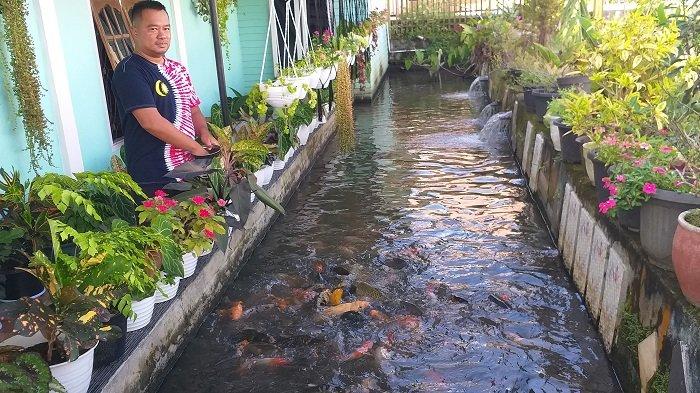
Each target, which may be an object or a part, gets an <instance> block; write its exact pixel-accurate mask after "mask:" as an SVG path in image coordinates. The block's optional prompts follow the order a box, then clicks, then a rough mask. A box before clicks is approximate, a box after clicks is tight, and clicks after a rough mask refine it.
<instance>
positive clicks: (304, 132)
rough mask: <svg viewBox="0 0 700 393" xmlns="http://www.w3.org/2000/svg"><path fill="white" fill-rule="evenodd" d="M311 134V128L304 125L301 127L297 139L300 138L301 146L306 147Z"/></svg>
mask: <svg viewBox="0 0 700 393" xmlns="http://www.w3.org/2000/svg"><path fill="white" fill-rule="evenodd" d="M310 133H311V132H310V131H309V126H306V125H302V126H301V127H299V131H297V137H298V138H299V144H300V145H302V146H304V145H306V143H307V142H308V141H309V134H310Z"/></svg>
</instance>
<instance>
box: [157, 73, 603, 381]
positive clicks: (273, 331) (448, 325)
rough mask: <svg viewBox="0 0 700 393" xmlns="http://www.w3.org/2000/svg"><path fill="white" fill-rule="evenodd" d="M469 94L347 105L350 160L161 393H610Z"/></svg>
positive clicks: (254, 270) (394, 80) (419, 80)
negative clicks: (353, 131) (351, 126)
mask: <svg viewBox="0 0 700 393" xmlns="http://www.w3.org/2000/svg"><path fill="white" fill-rule="evenodd" d="M466 88H467V85H466V84H465V82H463V81H461V80H456V79H449V77H443V80H442V83H441V84H437V83H433V82H431V81H429V80H428V79H427V77H425V76H423V75H420V76H416V75H393V76H391V77H390V78H389V80H388V83H387V84H385V86H384V90H383V91H382V92H381V93H380V96H379V98H378V102H377V103H375V104H374V105H372V106H359V107H357V108H356V117H357V129H358V135H357V146H356V148H355V150H354V151H353V152H351V153H348V154H339V153H338V152H336V151H335V149H334V148H331V149H330V150H329V152H328V153H327V154H326V156H325V157H324V158H323V159H322V160H320V162H319V163H318V164H317V165H316V166H315V168H314V169H313V170H312V173H311V175H310V176H309V178H308V180H307V181H306V184H305V185H304V186H303V187H302V188H301V189H300V192H299V193H298V194H297V195H296V196H295V197H294V198H293V199H292V201H290V204H289V207H288V215H287V216H286V217H284V218H282V219H281V220H280V221H279V222H277V223H276V224H275V226H274V227H273V229H272V231H271V232H270V233H269V234H268V236H267V238H266V239H265V240H264V241H263V243H262V244H261V245H260V247H259V248H258V249H257V250H256V252H255V253H254V255H253V256H252V258H251V260H250V261H249V262H248V263H247V265H246V266H245V267H244V269H243V270H242V271H241V273H240V275H239V277H238V279H237V280H236V281H234V282H232V283H231V284H230V285H229V287H228V288H227V289H226V293H225V295H224V297H223V299H222V300H221V302H220V304H219V305H217V306H216V309H215V310H214V311H213V312H212V313H211V314H210V315H209V317H208V318H207V319H206V321H205V322H204V325H203V327H202V328H201V330H200V331H199V333H198V334H197V336H196V338H195V339H194V340H193V342H192V343H191V344H190V345H189V347H188V348H187V349H186V350H185V352H184V354H183V356H182V358H181V359H180V360H179V361H178V363H177V364H176V365H175V368H174V369H173V370H172V372H171V373H170V375H169V376H168V378H167V379H166V381H165V382H164V384H163V386H162V388H161V391H163V392H169V391H178V392H211V391H215V392H250V391H259V392H326V391H352V392H374V391H390V390H391V391H406V392H428V391H429V392H436V391H439V392H530V391H533V392H570V391H571V392H577V391H586V392H613V391H616V389H615V388H614V384H613V377H612V375H611V372H610V369H609V365H608V362H607V360H606V359H605V356H604V352H603V349H602V345H601V342H600V340H599V338H598V336H597V333H596V331H595V329H594V328H593V326H592V325H591V323H590V321H589V319H588V316H587V314H586V311H585V309H584V307H583V305H582V303H581V301H580V299H579V298H578V296H577V295H576V294H575V291H574V289H573V288H572V286H571V284H570V283H569V280H568V278H567V276H566V274H565V272H564V271H563V270H562V268H561V267H560V266H561V265H560V262H559V259H558V258H559V257H558V253H557V251H556V249H555V248H554V247H553V245H552V244H551V241H550V240H549V237H548V235H547V232H546V231H545V230H544V229H543V226H542V223H541V222H539V218H538V215H537V214H536V212H535V210H534V209H533V206H532V204H531V202H530V200H529V199H528V196H527V193H526V190H524V189H523V186H522V180H521V179H520V177H519V174H518V171H517V168H516V166H515V165H514V163H513V161H512V159H511V157H510V156H509V155H508V154H505V153H499V152H498V150H493V149H490V148H489V147H488V146H485V145H484V142H482V141H481V140H480V139H479V137H478V130H477V129H476V128H475V125H474V122H473V121H472V120H473V119H474V117H475V116H477V115H478V113H475V111H474V109H473V108H472V107H471V103H470V101H469V100H467V99H466V93H465V90H466ZM338 289H342V296H341V299H342V302H343V303H345V306H342V307H347V309H346V310H345V311H348V310H350V311H348V312H345V313H340V312H338V314H339V315H331V314H334V313H335V311H337V310H338V309H337V308H333V307H331V306H329V304H334V296H336V297H337V295H338V293H340V292H337V290H338ZM334 290H335V291H334ZM335 300H339V299H335ZM340 311H343V310H340Z"/></svg>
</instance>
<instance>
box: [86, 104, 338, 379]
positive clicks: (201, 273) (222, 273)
mask: <svg viewBox="0 0 700 393" xmlns="http://www.w3.org/2000/svg"><path fill="white" fill-rule="evenodd" d="M334 133H335V116H331V117H330V118H329V120H328V122H326V123H325V124H323V125H321V126H320V127H319V128H317V129H316V131H314V132H313V133H312V134H311V136H310V137H309V140H308V143H307V144H306V145H305V146H303V147H301V148H299V149H297V152H296V153H295V155H294V156H293V158H292V159H291V160H290V162H289V163H288V164H287V167H285V169H284V170H282V171H276V172H275V175H274V177H273V180H272V182H271V183H270V185H269V186H268V187H267V191H268V193H269V194H270V196H272V197H273V198H275V199H276V200H285V201H286V200H287V199H289V198H290V197H291V196H292V194H293V193H294V192H295V190H296V188H297V186H298V185H299V182H300V181H301V180H302V178H303V177H304V175H305V174H306V172H307V171H308V170H309V169H310V168H311V166H312V165H313V163H314V161H315V160H316V158H317V157H319V156H320V155H321V154H322V153H323V151H324V149H325V147H326V145H327V144H328V142H329V141H330V140H331V138H332V136H333V134H334ZM275 217H276V213H275V212H274V210H272V209H270V208H268V207H266V206H265V205H263V204H262V203H258V202H256V203H255V204H254V205H253V208H252V211H251V213H250V216H249V218H248V221H247V223H246V225H245V228H244V229H243V230H236V231H234V232H233V233H232V235H231V239H230V241H229V249H228V250H226V251H225V252H222V251H220V250H217V251H215V252H213V253H212V254H211V255H210V256H207V257H203V258H200V260H199V263H198V266H197V270H196V272H195V274H194V275H193V276H192V277H190V278H188V279H186V280H182V282H181V283H180V289H179V292H178V294H177V296H176V297H175V298H174V299H173V300H171V301H169V302H166V303H162V304H157V305H156V308H155V312H154V314H153V319H152V320H151V323H149V325H148V326H146V327H145V328H143V329H140V330H138V331H135V332H131V333H127V336H126V341H127V343H126V352H125V353H124V355H123V356H122V358H121V359H118V360H117V361H115V362H113V363H112V364H110V365H109V366H106V367H103V368H100V369H96V370H94V372H93V377H92V382H91V385H90V390H89V391H90V392H109V393H112V392H113V393H124V392H142V391H145V390H149V389H153V388H154V387H155V384H157V383H158V382H159V381H160V380H161V378H162V377H163V376H164V373H165V372H167V369H168V366H169V365H170V364H171V363H172V361H174V359H176V355H177V354H178V351H179V350H180V349H181V346H182V345H183V344H184V343H185V342H186V340H187V339H188V337H189V336H190V335H191V334H193V333H194V332H195V331H196V329H197V328H198V327H199V325H200V324H201V322H202V321H203V319H204V317H205V316H206V313H207V312H208V311H209V308H210V307H211V306H212V305H213V303H214V302H215V301H216V299H217V297H218V295H219V294H220V292H221V291H222V289H223V287H224V285H226V284H227V283H228V282H230V281H231V280H232V279H233V278H235V276H236V275H237V274H238V271H239V270H240V268H241V265H242V263H243V262H244V261H245V259H246V258H247V256H248V255H250V253H251V252H252V251H253V250H254V248H255V246H256V245H257V244H258V243H259V242H260V241H261V240H262V238H263V237H265V234H266V232H267V230H268V228H269V227H270V225H271V224H272V222H273V221H274V219H275Z"/></svg>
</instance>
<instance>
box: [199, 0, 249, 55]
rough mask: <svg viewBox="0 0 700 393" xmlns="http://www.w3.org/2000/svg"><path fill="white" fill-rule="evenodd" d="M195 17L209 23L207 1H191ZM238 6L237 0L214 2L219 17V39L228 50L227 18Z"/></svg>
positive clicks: (218, 0)
mask: <svg viewBox="0 0 700 393" xmlns="http://www.w3.org/2000/svg"><path fill="white" fill-rule="evenodd" d="M192 4H193V5H194V9H195V11H196V12H197V15H199V16H201V17H202V19H203V20H204V21H205V22H209V18H210V16H211V13H210V12H209V0H192ZM236 5H238V0H216V13H217V14H218V16H219V38H220V39H221V44H222V45H223V46H225V47H226V52H227V53H228V50H229V40H228V34H227V26H228V18H229V16H230V15H231V11H232V10H233V8H235V7H236Z"/></svg>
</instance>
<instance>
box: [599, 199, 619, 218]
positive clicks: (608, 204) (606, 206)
mask: <svg viewBox="0 0 700 393" xmlns="http://www.w3.org/2000/svg"><path fill="white" fill-rule="evenodd" d="M615 206H617V202H615V200H614V199H612V198H610V199H608V200H607V201H605V202H601V203H600V204H598V211H599V212H600V213H602V214H608V212H609V211H610V210H612V209H614V208H615Z"/></svg>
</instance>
